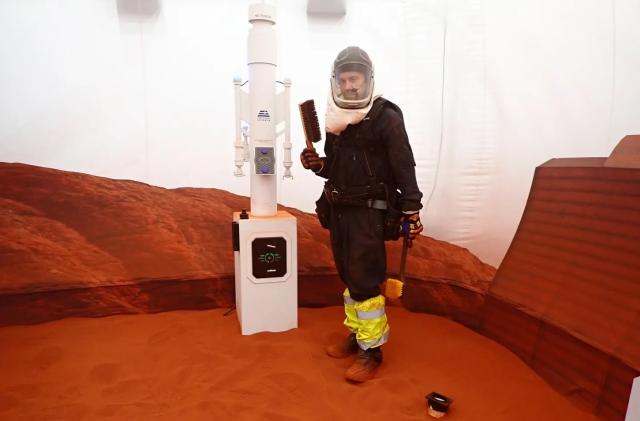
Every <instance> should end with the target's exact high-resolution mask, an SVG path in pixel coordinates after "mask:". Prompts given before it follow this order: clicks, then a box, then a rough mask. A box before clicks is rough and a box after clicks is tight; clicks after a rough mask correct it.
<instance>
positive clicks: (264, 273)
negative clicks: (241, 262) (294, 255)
mask: <svg viewBox="0 0 640 421" xmlns="http://www.w3.org/2000/svg"><path fill="white" fill-rule="evenodd" d="M251 261H252V267H253V276H254V277H255V278H281V277H283V276H284V275H286V273H287V240H285V239H284V238H282V237H265V238H256V239H255V240H253V242H252V243H251Z"/></svg>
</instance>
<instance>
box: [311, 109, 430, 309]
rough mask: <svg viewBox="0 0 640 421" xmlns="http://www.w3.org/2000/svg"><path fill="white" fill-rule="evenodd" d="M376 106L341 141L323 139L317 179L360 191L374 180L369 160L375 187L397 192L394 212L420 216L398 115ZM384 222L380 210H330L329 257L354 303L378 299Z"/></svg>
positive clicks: (383, 257)
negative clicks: (411, 213)
mask: <svg viewBox="0 0 640 421" xmlns="http://www.w3.org/2000/svg"><path fill="white" fill-rule="evenodd" d="M378 101H382V108H381V109H377V110H376V112H375V113H373V110H374V109H376V108H377V107H379V106H380V104H378V105H377V106H376V104H375V103H374V106H373V107H372V111H370V112H369V114H368V115H367V117H365V120H363V121H362V122H360V123H358V124H356V125H349V126H347V128H346V129H345V130H344V131H343V132H342V133H341V134H340V135H339V136H336V135H334V134H332V133H327V134H326V142H325V147H324V152H325V155H326V157H325V158H323V161H324V165H323V167H322V169H321V170H320V171H319V172H317V173H316V174H317V175H318V176H320V177H323V178H327V179H329V181H330V182H331V183H332V184H333V185H334V186H337V187H338V188H339V190H341V191H347V192H351V191H359V190H363V189H364V188H365V187H366V186H367V185H368V184H371V181H372V180H371V178H370V177H369V175H368V170H367V161H368V164H369V168H370V169H371V172H372V173H373V174H374V178H375V180H376V181H377V182H383V183H385V184H386V185H387V186H388V188H389V190H393V189H394V187H395V188H396V189H397V191H398V193H397V201H396V207H397V208H398V209H399V210H402V211H418V210H419V209H421V208H422V204H421V203H420V200H421V198H422V193H421V192H420V190H419V188H418V184H417V181H416V175H415V161H414V158H413V152H412V151H411V146H410V145H409V139H408V137H407V132H406V130H405V127H404V120H403V118H402V112H401V111H400V109H399V108H398V107H397V106H396V105H395V104H393V103H391V102H389V101H387V100H386V99H383V98H378V99H376V102H378ZM372 114H375V115H374V116H373V118H372V119H371V120H370V121H366V119H367V118H371V117H370V116H371V115H372ZM364 124H367V125H368V127H367V130H362V132H361V133H360V144H361V145H364V148H363V147H359V146H358V144H357V143H356V138H357V135H358V131H359V130H360V129H361V128H362V127H363V125H364ZM363 149H365V150H366V156H365V153H363ZM380 198H381V199H384V197H380ZM384 221H385V211H384V210H379V209H374V208H371V207H366V206H340V205H334V206H333V208H332V212H331V222H330V233H331V245H332V250H333V257H334V260H335V263H336V267H337V270H338V273H339V275H340V277H341V279H342V280H343V281H344V282H345V284H346V285H347V288H348V291H349V293H350V296H351V298H352V299H353V300H356V301H365V300H367V299H370V298H372V297H376V296H378V295H380V284H381V283H382V282H383V281H384V280H385V277H386V251H385V245H384V241H385V238H384Z"/></svg>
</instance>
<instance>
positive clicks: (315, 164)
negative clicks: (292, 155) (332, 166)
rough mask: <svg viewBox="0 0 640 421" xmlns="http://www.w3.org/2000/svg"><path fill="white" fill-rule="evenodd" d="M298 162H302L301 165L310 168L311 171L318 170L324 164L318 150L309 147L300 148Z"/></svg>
mask: <svg viewBox="0 0 640 421" xmlns="http://www.w3.org/2000/svg"><path fill="white" fill-rule="evenodd" d="M300 162H302V166H303V167H304V168H305V169H307V170H312V171H313V172H320V171H321V170H322V167H323V166H324V162H322V158H320V156H319V155H318V152H316V150H315V149H310V148H304V149H303V150H302V153H301V154H300Z"/></svg>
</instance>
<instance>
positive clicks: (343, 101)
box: [331, 46, 373, 109]
mask: <svg viewBox="0 0 640 421" xmlns="http://www.w3.org/2000/svg"><path fill="white" fill-rule="evenodd" d="M331 94H332V95H333V101H334V102H335V103H336V105H337V106H338V107H340V108H351V109H353V108H364V107H366V106H367V105H369V103H370V102H371V97H372V96H373V63H371V59H370V58H369V55H368V54H367V53H366V52H365V51H364V50H363V49H361V48H360V47H353V46H352V47H347V48H345V49H344V50H342V51H340V53H339V54H338V56H337V57H336V59H335V60H334V61H333V68H332V69H331Z"/></svg>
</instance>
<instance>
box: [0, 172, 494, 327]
mask: <svg viewBox="0 0 640 421" xmlns="http://www.w3.org/2000/svg"><path fill="white" fill-rule="evenodd" d="M0 204H1V205H0V239H1V240H0V268H1V269H2V270H1V271H0V325H8V324H20V323H35V322H42V321H46V320H52V319H58V318H62V317H67V316H103V315H108V314H117V313H145V312H158V311H165V310H173V309H201V308H213V307H228V306H231V305H232V304H233V301H234V299H233V291H234V288H233V286H234V275H233V273H234V272H233V251H232V245H231V228H230V225H231V219H232V213H233V212H234V211H239V210H240V209H242V208H248V207H249V199H248V198H247V197H243V196H238V195H235V194H232V193H229V192H227V191H224V190H218V189H209V188H178V189H165V188H160V187H155V186H150V185H148V184H144V183H140V182H135V181H129V180H113V179H108V178H103V177H96V176H92V175H87V174H81V173H74V172H67V171H60V170H55V169H49V168H42V167H36V166H31V165H25V164H9V163H0ZM282 209H285V210H287V211H288V212H290V213H291V214H293V215H294V216H295V217H296V218H297V219H298V270H299V291H300V292H299V301H300V304H301V305H303V306H324V305H330V304H340V302H341V299H342V297H341V293H340V292H341V290H342V288H343V287H342V284H341V283H340V281H339V280H338V277H337V274H336V271H335V268H334V265H333V261H332V258H331V250H330V247H329V237H328V233H327V231H325V230H324V229H322V228H321V227H320V225H319V223H318V221H317V219H316V216H315V215H314V214H308V213H305V212H301V211H299V210H297V209H292V208H286V207H283V208H282ZM400 249H401V244H400V242H391V243H388V251H389V252H388V260H389V261H388V267H389V270H390V275H391V276H396V273H395V272H397V270H398V267H399V260H400ZM494 273H495V269H494V268H493V267H491V266H489V265H487V264H484V263H483V262H481V261H480V260H479V259H478V258H476V257H475V256H474V255H472V254H471V253H470V252H469V251H468V250H466V249H464V248H461V247H457V246H454V245H452V244H448V243H446V242H442V241H437V240H435V239H432V238H429V237H425V236H422V237H420V238H419V239H418V240H417V241H415V242H414V247H413V248H412V249H411V250H410V253H409V258H408V262H407V285H406V287H405V297H404V303H405V305H406V306H407V307H408V308H410V309H416V310H423V311H430V312H432V313H437V314H443V315H447V316H449V317H451V318H454V319H457V320H460V321H463V322H465V323H468V324H473V323H474V320H476V319H475V315H476V312H477V311H479V305H480V304H481V303H482V300H483V296H484V294H485V292H486V291H487V289H488V287H489V284H490V281H491V279H492V278H493V275H494Z"/></svg>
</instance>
